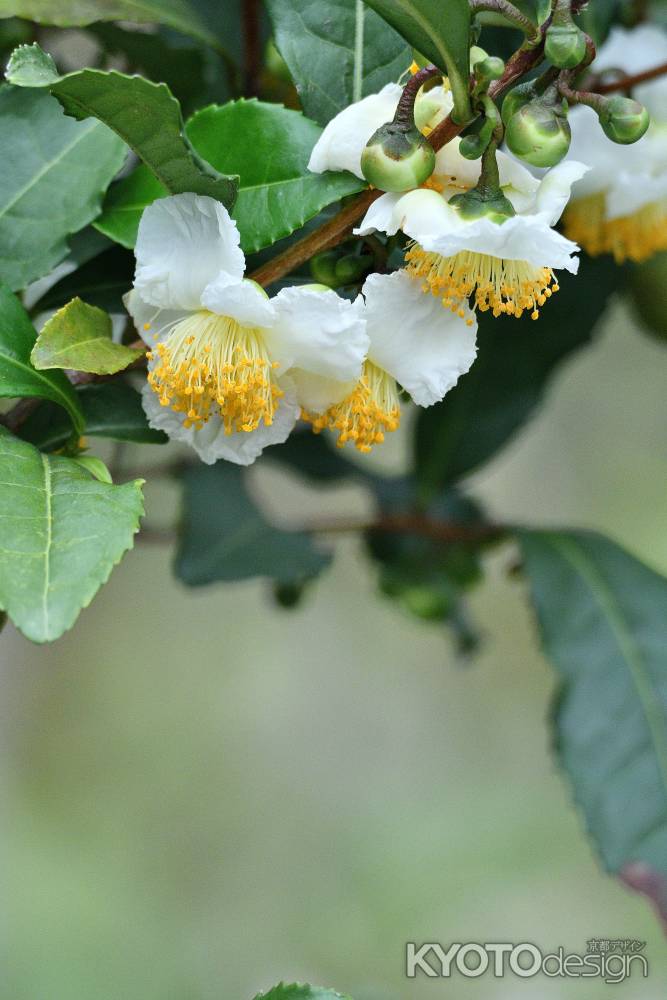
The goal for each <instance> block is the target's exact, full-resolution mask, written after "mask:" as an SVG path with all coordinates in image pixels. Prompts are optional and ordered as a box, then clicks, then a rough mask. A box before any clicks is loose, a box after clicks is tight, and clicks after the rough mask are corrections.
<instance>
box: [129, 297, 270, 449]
mask: <svg viewBox="0 0 667 1000" xmlns="http://www.w3.org/2000/svg"><path fill="white" fill-rule="evenodd" d="M148 358H149V361H154V362H155V364H154V365H152V366H151V370H150V371H149V374H148V381H149V383H150V385H151V387H152V389H153V390H154V392H156V393H157V395H158V396H159V397H160V402H161V404H162V405H163V406H170V407H171V409H172V410H173V411H174V412H175V413H184V414H185V415H186V416H185V421H184V426H185V427H192V426H194V427H195V428H196V429H197V430H200V429H201V428H202V427H203V425H204V424H205V423H206V422H207V421H208V420H209V419H210V417H211V415H212V414H214V413H216V414H218V415H219V416H220V419H221V420H222V422H223V424H224V428H225V433H226V434H231V433H232V432H233V431H248V432H249V431H254V430H256V429H257V427H258V426H259V424H260V423H261V422H262V421H263V422H264V424H265V425H266V426H267V427H269V426H270V425H271V424H272V423H273V417H274V413H275V411H276V409H277V408H278V405H279V403H278V401H279V399H280V397H281V396H282V395H283V393H282V391H281V390H280V389H279V388H278V386H277V385H276V384H275V380H274V377H273V374H272V373H273V369H274V368H275V367H277V363H276V362H274V363H271V361H270V360H269V358H268V355H267V353H266V349H265V347H264V344H263V342H262V337H261V331H260V330H258V329H255V328H251V327H244V326H241V324H240V323H237V322H236V320H233V319H229V318H228V317H225V316H217V315H215V314H214V313H210V312H207V311H205V310H202V311H200V312H196V313H193V314H192V315H191V316H188V317H187V319H184V320H182V321H181V322H180V323H178V324H177V325H176V326H175V327H174V329H173V330H172V331H171V333H170V334H169V335H168V336H167V337H166V338H165V339H164V340H162V341H160V342H159V343H158V344H157V345H156V346H155V347H154V348H153V350H152V351H151V352H149V354H148Z"/></svg>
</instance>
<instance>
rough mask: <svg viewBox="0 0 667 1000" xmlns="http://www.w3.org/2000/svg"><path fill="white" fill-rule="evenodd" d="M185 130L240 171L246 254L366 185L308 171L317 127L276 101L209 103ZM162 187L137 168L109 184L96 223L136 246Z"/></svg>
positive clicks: (220, 162)
mask: <svg viewBox="0 0 667 1000" xmlns="http://www.w3.org/2000/svg"><path fill="white" fill-rule="evenodd" d="M186 130H187V133H188V136H189V138H190V140H191V141H192V144H193V146H194V147H195V148H196V149H197V150H198V151H199V152H200V153H201V154H202V156H205V157H206V159H207V160H208V161H209V162H210V163H212V164H213V165H214V166H215V167H217V168H218V169H219V170H222V171H226V172H230V173H231V172H233V173H238V174H239V175H240V187H239V193H238V198H237V200H236V204H235V205H234V209H233V211H232V216H233V217H234V219H235V220H236V222H237V224H238V227H239V231H240V233H241V245H242V247H243V249H244V250H245V252H246V253H253V252H254V251H256V250H259V249H261V248H262V247H265V246H269V245H270V244H272V243H274V242H275V241H276V240H279V239H280V238H281V237H284V236H288V235H289V234H290V233H292V232H294V230H295V229H298V228H300V227H301V226H302V225H303V224H304V223H305V222H306V221H307V220H308V219H311V218H312V217H313V216H315V215H317V213H318V212H320V211H321V210H322V209H323V208H324V207H325V206H326V205H330V204H331V203H332V202H335V201H338V200H339V199H340V198H342V197H344V196H346V195H349V194H353V193H354V192H356V191H360V190H361V189H362V188H363V187H364V185H363V183H362V182H361V181H359V179H358V178H356V177H353V176H352V174H345V173H326V174H312V173H310V172H309V171H308V160H309V157H310V153H311V150H312V148H313V146H314V145H315V143H316V141H317V139H318V138H319V136H320V133H321V130H320V128H319V127H318V126H317V125H316V124H315V123H314V122H311V121H309V120H308V119H307V118H304V116H303V115H302V114H301V113H300V112H298V111H289V110H288V109H286V108H283V107H281V106H280V105H278V104H266V103H264V102H262V101H254V100H253V101H245V100H240V101H234V102H231V103H229V104H224V105H222V106H216V105H213V106H211V107H209V108H205V109H204V110H203V111H200V112H198V113H197V114H195V115H194V116H193V117H192V118H191V119H190V121H189V122H188V124H187V129H186ZM165 193H166V192H164V190H160V189H159V188H158V187H157V186H156V183H155V180H154V178H152V177H151V176H150V174H148V172H147V171H145V170H142V168H141V167H139V168H138V169H137V170H135V171H134V173H132V174H130V175H129V176H128V177H126V178H123V180H121V181H119V182H118V184H116V185H115V186H114V187H113V188H111V190H110V191H109V196H108V199H107V201H106V203H105V206H104V212H103V213H102V216H101V217H100V218H99V219H98V220H97V222H96V225H97V226H98V227H99V228H100V230H101V231H102V232H103V233H105V234H106V235H107V236H109V237H111V238H112V239H116V240H118V242H119V243H122V244H123V246H128V247H129V246H133V245H134V241H135V239H136V232H137V228H138V226H139V220H140V218H141V213H142V211H143V209H144V208H145V207H146V205H147V204H150V203H151V202H152V201H154V200H155V198H156V197H159V196H160V195H164V194H165Z"/></svg>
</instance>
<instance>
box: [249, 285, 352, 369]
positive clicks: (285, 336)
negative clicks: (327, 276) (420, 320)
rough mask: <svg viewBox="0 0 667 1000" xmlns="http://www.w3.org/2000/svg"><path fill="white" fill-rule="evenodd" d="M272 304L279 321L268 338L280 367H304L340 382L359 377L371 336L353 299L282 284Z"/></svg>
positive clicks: (268, 345) (267, 333) (270, 349)
mask: <svg viewBox="0 0 667 1000" xmlns="http://www.w3.org/2000/svg"><path fill="white" fill-rule="evenodd" d="M273 303H274V305H275V308H276V323H275V325H274V326H273V327H272V328H271V329H270V330H267V331H266V333H265V335H264V340H265V343H266V345H267V348H268V350H269V354H270V356H271V359H272V360H273V361H277V362H279V363H280V369H282V370H283V371H285V370H286V369H288V368H292V367H295V368H303V369H304V370H305V371H308V372H313V373H314V374H316V375H324V376H325V377H327V378H334V379H340V380H341V381H349V380H350V379H357V378H358V377H359V375H360V373H361V366H362V363H363V361H364V358H365V357H366V352H367V350H368V336H367V334H366V322H365V320H364V319H363V317H362V316H361V315H360V313H359V310H358V309H356V308H355V307H354V305H353V303H351V302H348V301H347V299H343V298H341V297H340V296H339V295H337V294H336V293H335V292H334V291H331V290H327V291H318V290H315V289H312V288H308V287H301V288H296V287H295V288H283V289H282V291H280V292H278V294H277V295H276V297H275V298H274V299H273Z"/></svg>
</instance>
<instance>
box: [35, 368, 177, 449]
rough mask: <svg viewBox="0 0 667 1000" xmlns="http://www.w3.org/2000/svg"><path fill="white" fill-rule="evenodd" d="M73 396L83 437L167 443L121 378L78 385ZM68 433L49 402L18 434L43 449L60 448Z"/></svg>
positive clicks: (64, 421)
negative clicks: (76, 400)
mask: <svg viewBox="0 0 667 1000" xmlns="http://www.w3.org/2000/svg"><path fill="white" fill-rule="evenodd" d="M76 396H77V399H78V402H79V404H80V406H81V409H82V410H83V417H84V421H85V423H84V427H83V433H84V434H85V436H86V437H100V438H110V439H111V440H112V441H132V442H134V443H135V444H166V443H167V441H168V440H169V439H168V437H167V435H166V434H164V433H163V432H162V431H156V430H153V428H152V427H149V426H148V422H147V420H146V414H145V413H144V410H143V407H142V405H141V396H140V395H139V393H138V392H137V391H136V389H133V388H132V387H131V386H129V385H126V384H125V383H124V382H119V381H117V380H114V381H113V382H100V383H99V384H94V383H93V384H90V385H81V386H77V388H76ZM70 436H71V428H70V426H69V422H68V420H67V417H66V416H65V414H64V413H63V412H62V410H60V409H59V408H58V407H57V406H53V405H51V403H42V404H41V405H40V406H39V407H38V408H37V410H35V412H34V413H32V414H31V415H30V417H28V419H27V420H26V421H25V423H24V424H23V425H22V426H21V429H20V437H22V438H23V439H24V440H26V441H29V442H30V443H31V444H34V445H36V446H37V447H38V448H39V449H41V450H42V451H56V450H57V449H58V448H62V446H63V445H64V444H66V443H67V441H68V439H69V437H70Z"/></svg>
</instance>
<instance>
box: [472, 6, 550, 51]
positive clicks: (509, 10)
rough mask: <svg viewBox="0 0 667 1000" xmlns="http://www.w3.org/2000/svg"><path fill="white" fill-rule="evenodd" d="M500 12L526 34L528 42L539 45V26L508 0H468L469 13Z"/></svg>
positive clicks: (540, 35) (540, 34) (540, 33)
mask: <svg viewBox="0 0 667 1000" xmlns="http://www.w3.org/2000/svg"><path fill="white" fill-rule="evenodd" d="M486 11H488V12H490V13H493V14H500V15H501V16H502V17H503V18H504V19H505V20H506V21H508V22H509V23H510V24H511V25H512V26H513V27H514V28H518V29H519V31H522V32H523V33H524V35H525V36H526V39H527V41H528V42H529V43H531V44H533V45H539V43H540V41H541V39H542V32H541V31H540V29H539V27H538V26H537V25H536V24H534V23H533V21H531V20H530V18H529V17H526V15H525V14H522V13H521V11H520V10H519V8H518V7H515V6H514V4H513V3H510V2H509V0H470V13H471V14H472V15H473V16H474V15H475V14H481V13H484V12H486Z"/></svg>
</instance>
